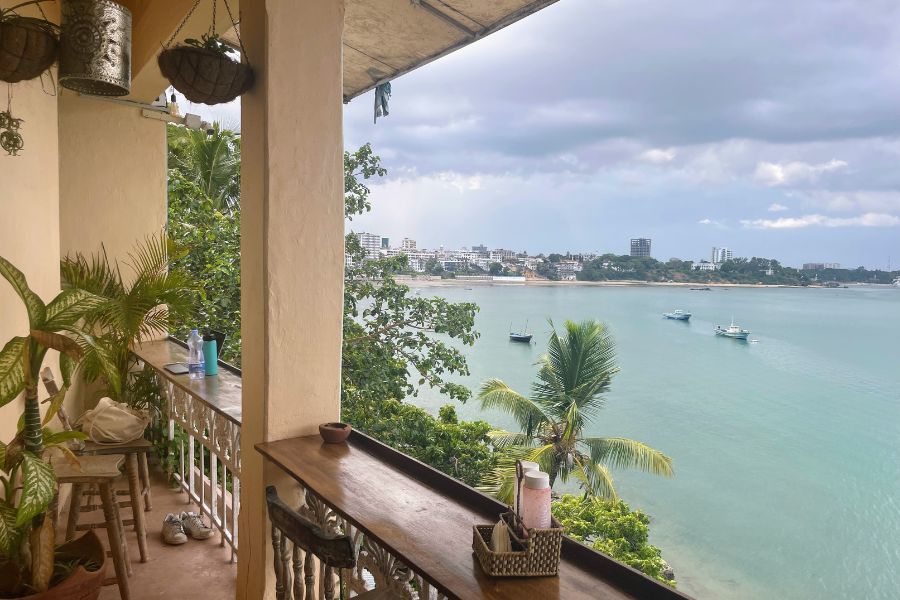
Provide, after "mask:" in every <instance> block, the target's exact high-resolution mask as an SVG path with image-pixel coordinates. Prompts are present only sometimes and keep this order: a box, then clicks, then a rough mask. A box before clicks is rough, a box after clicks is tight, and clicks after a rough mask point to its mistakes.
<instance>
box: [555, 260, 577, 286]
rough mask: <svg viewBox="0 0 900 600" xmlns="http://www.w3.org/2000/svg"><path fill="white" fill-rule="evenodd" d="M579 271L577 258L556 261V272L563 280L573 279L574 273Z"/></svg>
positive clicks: (574, 278)
mask: <svg viewBox="0 0 900 600" xmlns="http://www.w3.org/2000/svg"><path fill="white" fill-rule="evenodd" d="M579 271H581V263H580V262H578V261H577V260H561V261H559V262H558V263H556V273H557V274H558V275H559V278H560V279H562V280H563V281H575V280H576V279H577V276H576V275H575V274H576V273H578V272H579Z"/></svg>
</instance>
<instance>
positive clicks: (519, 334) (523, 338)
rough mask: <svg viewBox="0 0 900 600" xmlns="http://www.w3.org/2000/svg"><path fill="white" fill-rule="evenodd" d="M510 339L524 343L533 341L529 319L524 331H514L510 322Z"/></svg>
mask: <svg viewBox="0 0 900 600" xmlns="http://www.w3.org/2000/svg"><path fill="white" fill-rule="evenodd" d="M509 341H511V342H522V343H523V344H530V343H531V334H530V333H528V321H525V327H524V328H523V329H522V331H513V330H512V323H510V324H509Z"/></svg>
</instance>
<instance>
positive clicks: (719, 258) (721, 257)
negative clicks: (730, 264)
mask: <svg viewBox="0 0 900 600" xmlns="http://www.w3.org/2000/svg"><path fill="white" fill-rule="evenodd" d="M726 260H731V248H716V247H715V246H713V249H712V253H711V257H710V262H712V263H713V264H715V265H717V264H719V263H723V262H725V261H726ZM707 270H708V269H707Z"/></svg>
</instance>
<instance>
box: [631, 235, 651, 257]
mask: <svg viewBox="0 0 900 600" xmlns="http://www.w3.org/2000/svg"><path fill="white" fill-rule="evenodd" d="M650 241H651V240H650V238H632V240H631V255H632V256H641V257H649V256H650Z"/></svg>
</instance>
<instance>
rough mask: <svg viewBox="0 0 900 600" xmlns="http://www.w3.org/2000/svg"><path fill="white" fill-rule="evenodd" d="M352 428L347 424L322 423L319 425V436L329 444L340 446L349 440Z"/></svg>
mask: <svg viewBox="0 0 900 600" xmlns="http://www.w3.org/2000/svg"><path fill="white" fill-rule="evenodd" d="M352 430H353V428H352V427H350V426H349V425H347V424H346V423H322V424H321V425H319V435H321V436H322V439H323V440H325V442H326V443H328V444H340V443H341V442H343V441H344V440H346V439H347V436H349V435H350V432H351V431H352Z"/></svg>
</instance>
